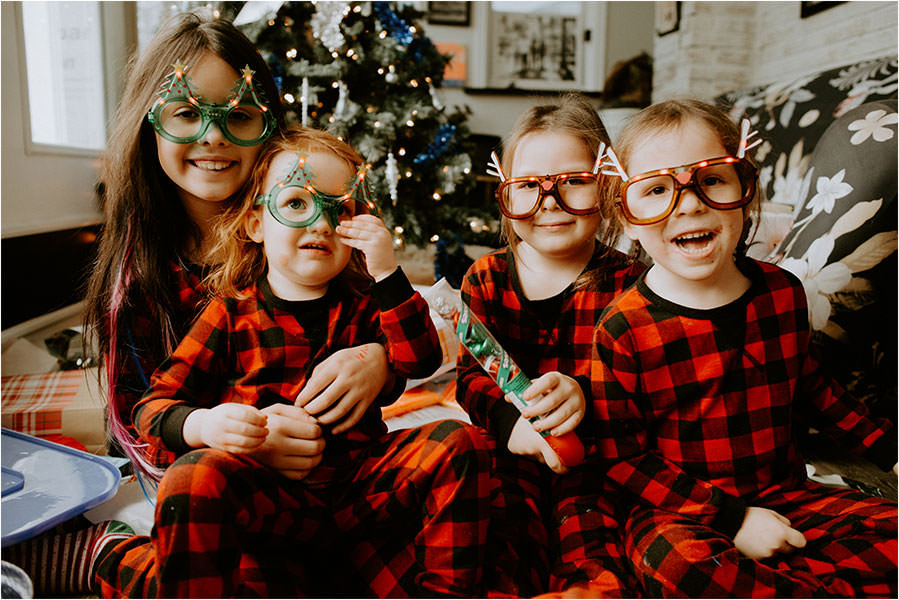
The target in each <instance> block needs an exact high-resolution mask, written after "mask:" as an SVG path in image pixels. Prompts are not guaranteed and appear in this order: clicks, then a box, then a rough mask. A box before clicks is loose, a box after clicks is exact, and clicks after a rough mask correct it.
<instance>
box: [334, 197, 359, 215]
mask: <svg viewBox="0 0 899 600" xmlns="http://www.w3.org/2000/svg"><path fill="white" fill-rule="evenodd" d="M337 216H338V217H340V218H345V219H352V218H353V217H354V216H356V211H355V210H354V203H353V201H348V202H344V203H342V204H341V205H340V206H339V207H337Z"/></svg>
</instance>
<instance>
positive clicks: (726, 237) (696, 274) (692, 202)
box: [624, 119, 746, 308]
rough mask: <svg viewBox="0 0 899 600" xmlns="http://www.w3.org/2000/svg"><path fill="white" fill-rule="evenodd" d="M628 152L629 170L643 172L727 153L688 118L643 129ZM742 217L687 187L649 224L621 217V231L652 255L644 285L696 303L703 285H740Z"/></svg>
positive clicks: (703, 127)
mask: <svg viewBox="0 0 899 600" xmlns="http://www.w3.org/2000/svg"><path fill="white" fill-rule="evenodd" d="M629 154H630V156H629V159H628V161H627V162H628V165H627V170H628V172H630V173H647V172H650V171H655V170H658V169H665V168H670V167H672V166H673V165H683V164H689V163H693V162H699V161H702V160H705V159H709V158H716V157H719V156H726V155H727V151H726V150H725V149H724V146H723V145H722V144H721V141H720V140H719V139H718V137H717V136H716V135H715V133H714V131H713V130H712V129H711V127H709V126H708V125H706V124H705V123H704V122H702V121H699V120H696V119H691V120H688V121H686V122H684V123H683V124H682V125H681V126H680V127H676V128H669V129H664V130H659V131H655V132H651V133H649V134H647V135H646V137H645V138H644V139H643V140H642V141H641V142H640V143H638V144H636V145H635V146H634V149H633V150H632V151H631V152H630V153H629ZM745 219H746V217H745V215H744V212H743V210H742V209H740V208H737V209H734V210H718V209H714V208H711V207H709V206H708V205H706V204H705V203H703V202H702V200H701V199H700V198H699V197H698V196H697V195H696V192H695V191H694V190H693V189H690V188H687V189H684V190H683V191H681V197H680V201H679V202H678V204H677V206H676V208H675V209H674V211H673V212H672V213H671V214H670V215H669V216H668V217H666V218H665V219H664V220H663V221H660V222H658V223H653V224H651V225H634V224H633V223H630V222H628V221H625V222H624V232H625V234H626V235H627V236H628V237H629V238H631V239H632V240H636V241H638V242H639V243H640V245H641V246H643V248H644V249H645V250H646V252H647V253H648V254H649V255H650V256H651V257H652V260H653V266H652V267H651V268H650V271H649V273H647V276H646V282H647V284H648V285H649V287H650V288H652V290H653V291H654V292H656V293H657V294H659V295H660V296H662V297H664V298H668V299H669V300H672V301H676V302H679V303H681V304H684V305H687V306H693V307H694V308H699V306H696V303H697V300H696V299H697V298H699V297H700V295H701V294H700V290H702V289H706V290H710V289H717V290H735V289H739V290H742V289H745V285H744V283H745V282H744V281H743V280H744V279H745V278H744V277H743V275H742V274H741V273H740V271H739V269H737V267H736V264H735V263H734V251H735V250H736V247H737V244H738V243H739V241H740V239H741V238H742V236H743V225H744V223H745ZM735 282H736V283H735ZM699 303H702V301H701V300H700V301H699Z"/></svg>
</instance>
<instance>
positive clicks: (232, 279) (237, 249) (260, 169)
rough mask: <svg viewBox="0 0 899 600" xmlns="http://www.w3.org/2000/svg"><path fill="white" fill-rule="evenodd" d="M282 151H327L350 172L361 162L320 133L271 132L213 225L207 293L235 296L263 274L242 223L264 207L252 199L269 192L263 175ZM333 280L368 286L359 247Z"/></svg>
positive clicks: (261, 259)
mask: <svg viewBox="0 0 899 600" xmlns="http://www.w3.org/2000/svg"><path fill="white" fill-rule="evenodd" d="M282 152H295V153H298V154H310V153H313V152H327V153H329V154H332V155H334V156H335V157H336V158H338V159H340V160H342V161H344V162H345V163H346V164H347V165H348V166H349V167H350V168H351V169H353V170H356V169H358V168H359V167H360V166H361V165H362V157H361V156H359V153H358V152H356V151H355V150H354V149H353V148H352V147H351V146H350V145H349V144H347V143H346V142H344V141H342V140H339V139H337V138H336V137H334V136H332V135H331V134H329V133H327V132H325V131H321V130H318V129H310V128H308V127H300V126H291V127H289V128H287V129H286V130H284V131H283V132H281V133H280V134H278V135H275V136H273V137H272V138H271V139H270V140H269V141H268V143H267V144H266V145H265V147H264V148H263V149H262V151H261V152H260V153H259V158H258V159H257V160H256V166H255V168H254V169H253V174H252V175H251V176H250V179H249V180H248V181H247V183H246V185H245V186H244V190H243V192H242V193H241V194H240V195H241V196H242V198H243V199H242V201H240V202H234V203H233V204H232V205H231V206H230V207H228V208H227V209H226V210H225V212H224V213H223V214H222V217H221V220H220V221H219V222H218V224H217V225H216V228H215V238H214V244H213V246H212V248H211V249H210V252H209V255H210V257H211V258H214V262H215V263H216V264H217V266H216V267H215V268H214V269H213V270H212V272H211V273H210V274H209V277H208V278H207V283H208V287H209V289H210V292H212V293H215V294H221V295H224V296H231V297H241V293H240V290H241V289H242V288H244V287H246V286H248V285H250V284H252V283H255V282H256V281H257V280H258V279H259V278H260V277H262V275H263V274H264V272H265V267H266V260H265V253H264V252H263V247H262V244H259V243H257V242H254V241H253V240H252V239H250V236H249V235H248V234H247V230H246V226H247V223H248V222H249V215H250V214H251V213H252V212H253V211H254V210H260V211H261V210H266V209H265V207H263V206H255V199H256V197H257V196H260V195H262V194H265V193H266V192H268V191H269V190H267V189H265V179H266V177H267V175H268V172H269V169H270V167H271V164H272V162H273V161H274V159H275V157H276V156H278V155H279V154H281V153H282ZM337 280H338V281H339V282H340V283H342V284H343V285H344V286H345V287H346V289H348V290H350V291H351V292H352V293H356V294H359V293H361V292H362V290H363V289H365V288H366V287H367V286H368V285H369V284H370V282H371V278H370V277H369V275H368V271H367V270H366V268H365V262H364V256H363V254H362V253H361V252H360V251H359V250H357V249H355V248H354V249H353V251H352V253H351V255H350V262H349V263H348V264H347V266H346V268H344V270H343V271H342V272H341V274H340V275H339V276H338V278H337Z"/></svg>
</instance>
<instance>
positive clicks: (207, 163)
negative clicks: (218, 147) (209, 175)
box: [194, 160, 230, 171]
mask: <svg viewBox="0 0 899 600" xmlns="http://www.w3.org/2000/svg"><path fill="white" fill-rule="evenodd" d="M194 162H195V163H196V165H197V166H198V167H200V168H201V169H206V170H207V171H221V170H222V169H225V168H227V167H228V165H229V164H230V163H227V162H225V161H217V160H198V161H194Z"/></svg>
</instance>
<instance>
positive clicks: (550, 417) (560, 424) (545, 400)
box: [521, 371, 587, 436]
mask: <svg viewBox="0 0 899 600" xmlns="http://www.w3.org/2000/svg"><path fill="white" fill-rule="evenodd" d="M541 395H543V397H542V398H540V396H541ZM521 397H522V399H523V400H524V401H525V402H528V403H529V404H528V406H527V408H524V409H523V410H522V411H521V416H523V417H524V418H525V419H530V418H531V417H536V416H539V417H540V420H538V421H534V422H533V423H532V425H533V427H534V429H536V430H537V431H547V430H549V432H550V433H551V434H552V435H554V436H560V435H564V434H566V433H568V432H570V431H574V428H575V427H577V426H578V424H579V423H580V422H581V420H582V419H583V418H584V413H585V411H586V409H587V401H586V400H585V399H584V392H583V390H581V386H579V385H578V383H577V380H575V379H574V378H573V377H569V376H568V375H562V374H561V373H559V372H557V371H550V372H549V373H545V374H543V375H541V376H540V377H538V378H537V379H535V380H534V382H533V383H532V384H531V387H529V388H528V389H527V390H525V392H524V393H523V394H522V395H521ZM535 398H540V399H539V400H537V401H536V402H533V403H531V402H532V401H533V400H534V399H535Z"/></svg>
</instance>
